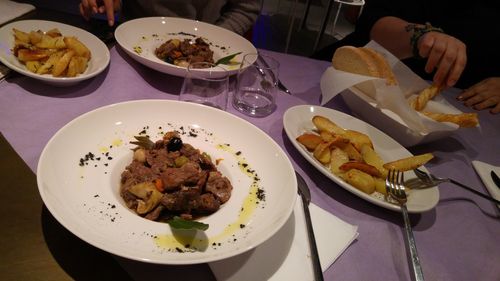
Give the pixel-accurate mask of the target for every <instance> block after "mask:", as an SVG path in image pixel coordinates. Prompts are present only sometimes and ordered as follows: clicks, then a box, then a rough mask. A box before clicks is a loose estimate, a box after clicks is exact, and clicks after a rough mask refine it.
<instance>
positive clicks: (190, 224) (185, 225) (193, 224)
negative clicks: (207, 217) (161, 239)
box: [167, 216, 208, 230]
mask: <svg viewBox="0 0 500 281" xmlns="http://www.w3.org/2000/svg"><path fill="white" fill-rule="evenodd" d="M167 223H168V224H169V225H170V227H172V228H176V229H199V230H207V229H208V224H206V223H202V222H199V221H188V220H185V219H182V218H181V217H178V216H175V217H174V218H173V219H171V220H169V221H167Z"/></svg>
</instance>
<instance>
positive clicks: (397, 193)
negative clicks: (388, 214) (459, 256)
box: [385, 170, 424, 281]
mask: <svg viewBox="0 0 500 281" xmlns="http://www.w3.org/2000/svg"><path fill="white" fill-rule="evenodd" d="M403 183H404V175H403V172H400V171H398V170H390V171H389V173H388V174H387V178H386V180H385V188H386V190H387V194H388V195H389V196H391V198H393V199H394V200H396V201H397V202H398V203H399V206H401V212H402V213H403V219H404V223H405V232H406V238H407V242H408V248H409V249H410V257H411V263H412V270H413V272H412V273H413V276H414V280H416V281H423V280H424V273H423V272H422V267H421V266H420V260H419V258H418V254H417V245H416V244H415V238H413V232H412V229H411V224H410V218H409V217H408V209H407V208H406V201H407V198H406V193H405V187H404V184H403Z"/></svg>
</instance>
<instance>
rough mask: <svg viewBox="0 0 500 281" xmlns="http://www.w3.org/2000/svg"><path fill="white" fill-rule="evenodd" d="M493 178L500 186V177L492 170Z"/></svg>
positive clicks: (499, 186)
mask: <svg viewBox="0 0 500 281" xmlns="http://www.w3.org/2000/svg"><path fill="white" fill-rule="evenodd" d="M490 175H491V178H492V179H493V182H494V183H495V184H496V185H497V187H498V188H500V177H498V175H497V174H496V173H495V172H494V171H491V172H490Z"/></svg>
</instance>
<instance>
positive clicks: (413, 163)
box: [283, 105, 439, 213]
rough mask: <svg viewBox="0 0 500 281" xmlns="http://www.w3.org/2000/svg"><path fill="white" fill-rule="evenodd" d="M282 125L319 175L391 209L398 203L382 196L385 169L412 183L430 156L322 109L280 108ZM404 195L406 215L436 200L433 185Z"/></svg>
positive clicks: (426, 206)
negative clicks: (408, 148)
mask: <svg viewBox="0 0 500 281" xmlns="http://www.w3.org/2000/svg"><path fill="white" fill-rule="evenodd" d="M283 124H284V128H285V132H286V134H287V136H288V138H289V139H290V140H291V142H292V143H293V145H294V146H295V148H296V149H297V150H298V151H299V152H300V153H301V154H302V155H303V156H304V157H305V158H306V160H307V161H308V162H309V163H311V164H312V165H313V166H314V167H315V168H316V169H318V170H319V171H320V172H321V173H323V174H324V175H325V176H327V177H328V178H330V179H331V180H332V181H334V182H335V183H337V184H338V185H340V186H341V187H343V188H345V189H346V190H348V191H350V192H351V193H353V194H355V195H357V196H359V197H361V198H363V199H365V200H367V201H369V202H371V203H373V204H375V205H378V206H381V207H384V208H387V209H390V210H394V211H399V210H400V207H399V205H398V204H397V202H395V201H393V200H392V199H391V198H390V196H386V195H387V193H386V189H385V179H386V177H387V173H388V171H389V170H391V169H395V170H400V171H404V177H405V182H411V181H415V180H416V179H417V177H416V175H415V173H414V172H413V170H414V169H416V168H419V169H422V170H426V168H425V167H424V166H423V165H424V164H426V163H427V162H429V161H431V160H432V159H433V157H434V156H433V154H432V152H428V153H423V154H419V155H412V154H411V153H410V152H409V151H408V150H407V149H406V148H404V147H403V146H402V145H401V144H399V143H398V142H397V141H395V140H394V139H392V138H391V137H389V136H388V135H386V134H385V133H384V132H382V131H380V130H379V129H377V128H375V127H373V126H371V125H370V124H368V123H366V122H364V121H361V120H359V119H357V118H355V117H353V116H351V115H348V114H345V113H342V112H340V111H336V110H333V109H329V108H325V107H320V106H312V105H299V106H295V107H292V108H290V109H288V110H287V111H286V112H285V114H284V117H283ZM332 188H336V186H334V185H332ZM406 193H407V196H408V201H407V208H408V211H409V212H410V213H421V212H425V211H428V210H431V209H432V208H434V207H435V206H436V204H437V203H438V201H439V190H438V189H437V187H431V188H426V189H414V190H412V189H410V188H407V189H406Z"/></svg>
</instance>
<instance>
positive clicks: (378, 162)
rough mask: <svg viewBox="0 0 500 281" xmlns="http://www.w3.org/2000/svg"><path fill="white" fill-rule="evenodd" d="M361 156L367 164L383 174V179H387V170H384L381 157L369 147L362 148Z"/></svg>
mask: <svg viewBox="0 0 500 281" xmlns="http://www.w3.org/2000/svg"><path fill="white" fill-rule="evenodd" d="M361 156H362V157H363V160H364V161H365V163H367V164H370V165H372V166H373V167H375V168H377V170H379V172H380V174H381V178H384V179H385V178H386V177H387V172H388V171H387V169H386V168H384V161H383V160H382V158H380V156H379V155H378V154H377V153H376V152H375V150H374V149H373V148H372V147H371V146H369V145H366V144H365V145H363V146H362V147H361Z"/></svg>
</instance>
